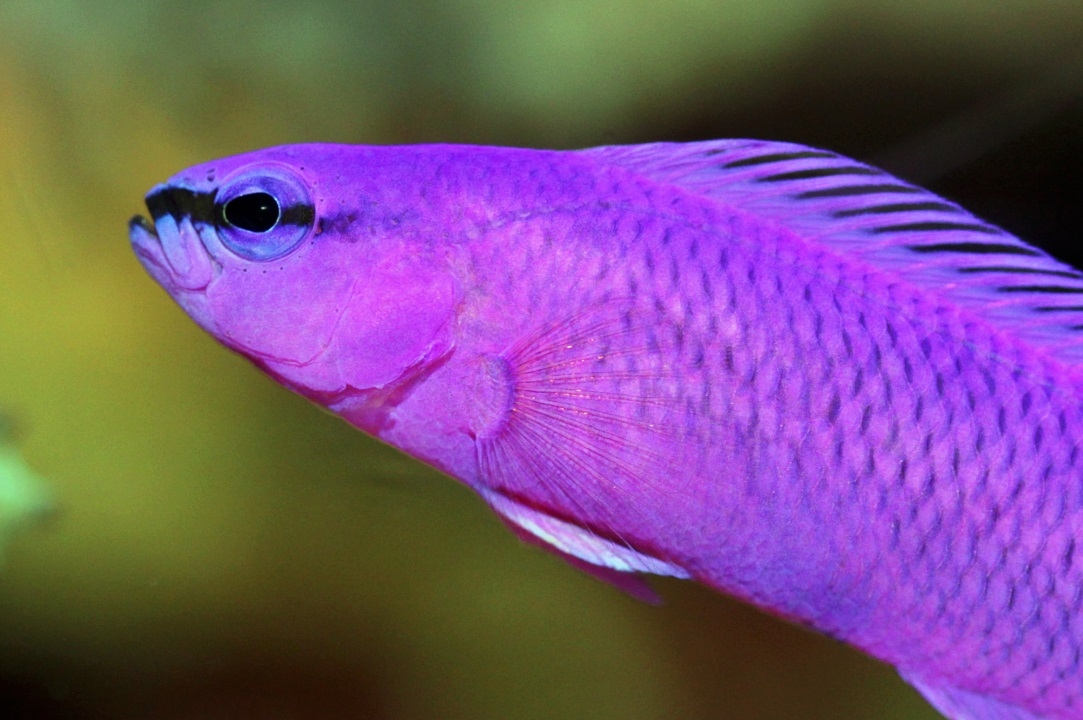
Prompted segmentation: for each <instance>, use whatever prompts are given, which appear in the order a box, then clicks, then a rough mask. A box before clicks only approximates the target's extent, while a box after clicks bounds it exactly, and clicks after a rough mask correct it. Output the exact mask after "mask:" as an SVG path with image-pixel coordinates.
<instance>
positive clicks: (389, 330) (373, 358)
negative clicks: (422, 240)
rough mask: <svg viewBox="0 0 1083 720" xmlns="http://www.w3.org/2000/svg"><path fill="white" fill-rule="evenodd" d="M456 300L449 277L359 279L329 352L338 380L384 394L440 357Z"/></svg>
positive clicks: (417, 274) (388, 272) (421, 273)
mask: <svg viewBox="0 0 1083 720" xmlns="http://www.w3.org/2000/svg"><path fill="white" fill-rule="evenodd" d="M457 298H458V292H457V283H456V282H455V280H454V278H453V277H452V275H451V274H450V273H448V272H445V271H441V270H436V269H428V268H421V267H417V266H414V267H392V268H377V269H375V270H374V271H373V272H372V273H371V274H369V275H367V276H366V277H364V278H363V279H360V280H359V281H358V283H357V285H356V286H355V287H354V290H353V294H352V296H351V298H350V302H349V305H348V307H347V309H346V312H344V313H343V314H342V317H341V318H340V319H339V322H338V326H337V328H336V329H335V335H334V338H333V340H332V349H331V351H330V352H329V355H330V356H333V359H334V361H335V362H336V363H337V365H338V370H339V375H340V377H342V379H343V380H344V381H345V382H346V383H347V384H348V385H349V386H350V387H353V388H357V389H370V388H383V387H385V386H387V385H388V384H389V383H392V382H394V381H395V380H396V379H398V378H399V377H401V376H402V375H403V374H404V373H405V372H406V371H407V370H409V369H410V368H412V367H415V366H417V365H419V364H421V363H423V362H424V361H426V360H428V359H431V358H434V357H436V356H439V355H442V354H443V352H444V351H445V350H446V349H447V348H448V347H449V346H450V342H451V341H450V333H451V325H452V320H453V319H454V316H455V308H456V306H457V304H458V299H457ZM331 359H332V358H331V357H329V358H328V360H329V361H330V360H331Z"/></svg>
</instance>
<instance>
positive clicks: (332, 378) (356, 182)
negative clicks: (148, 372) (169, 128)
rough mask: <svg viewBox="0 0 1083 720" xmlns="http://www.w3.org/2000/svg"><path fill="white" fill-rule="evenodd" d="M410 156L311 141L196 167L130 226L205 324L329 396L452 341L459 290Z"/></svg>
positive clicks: (157, 192) (288, 379) (262, 363)
mask: <svg viewBox="0 0 1083 720" xmlns="http://www.w3.org/2000/svg"><path fill="white" fill-rule="evenodd" d="M404 162H408V158H404V157H397V156H396V153H394V152H393V151H391V150H390V149H386V148H362V147H344V146H334V145H308V146H304V145H299V146H286V147H282V148H272V149H269V150H261V151H257V152H253V153H248V154H245V155H239V156H235V157H231V158H226V159H223V160H218V161H214V162H210V163H206V164H203V165H197V166H195V167H192V168H189V169H187V170H185V171H183V172H181V173H179V174H177V175H175V176H174V177H172V178H170V179H169V180H168V181H167V182H165V183H163V184H161V185H158V186H156V187H154V188H153V189H152V190H151V191H150V192H149V193H148V194H147V196H146V204H147V210H148V211H149V214H150V218H149V219H148V218H145V217H142V216H136V217H134V218H133V219H132V220H131V222H130V223H129V230H130V239H131V243H132V246H133V249H134V251H135V253H136V255H137V257H138V258H139V260H140V262H141V263H142V264H143V266H144V268H146V270H147V272H149V273H150V275H151V276H152V277H153V278H154V279H155V280H156V281H157V282H158V283H159V284H160V285H161V286H162V287H163V288H164V289H165V290H166V292H167V293H169V295H170V296H172V298H173V299H174V300H175V301H176V302H177V303H178V304H179V305H180V306H181V308H183V309H184V311H185V312H186V313H187V314H188V315H189V316H191V318H192V319H193V320H194V321H195V322H196V323H197V324H198V325H199V326H200V327H202V328H203V329H204V330H206V331H207V332H208V333H210V334H211V335H212V336H214V337H215V338H216V339H218V340H219V341H220V342H222V343H223V344H224V345H226V346H227V347H229V348H231V349H233V350H234V351H236V352H238V353H240V354H242V355H244V356H246V357H247V358H249V359H250V360H252V361H253V362H254V363H255V364H256V365H257V366H259V367H260V368H261V369H263V370H264V371H265V372H267V373H268V374H270V375H272V377H274V378H275V379H277V380H279V381H280V382H282V383H283V384H285V385H287V386H288V387H290V388H291V389H294V390H296V391H298V392H300V393H301V394H303V395H306V396H308V397H310V398H311V399H314V400H316V401H317V402H320V403H321V404H324V405H329V404H331V403H332V400H333V399H334V398H336V397H341V396H342V394H343V393H356V392H366V391H376V390H381V389H386V388H388V387H389V386H392V385H394V384H395V383H396V381H399V380H402V379H403V378H405V377H407V376H409V375H410V374H411V372H412V371H415V370H416V368H418V367H419V366H421V365H424V364H425V363H426V362H428V361H432V360H434V359H435V358H438V357H439V356H441V355H443V354H444V353H446V352H447V351H448V349H449V348H450V345H451V339H450V332H451V326H452V321H453V319H454V315H455V307H456V297H457V286H456V282H455V280H454V277H453V276H452V274H451V272H450V271H449V265H448V257H447V255H448V253H447V252H446V248H445V247H444V246H443V245H442V244H441V243H440V242H437V241H436V239H438V238H439V237H440V236H441V235H440V232H439V227H438V224H437V223H435V221H434V219H433V214H432V213H426V212H425V211H424V208H425V206H426V204H425V201H424V198H423V195H424V190H423V188H421V187H415V186H414V185H413V184H412V182H411V174H410V172H409V168H405V169H404V168H403V167H402V164H403V163H404Z"/></svg>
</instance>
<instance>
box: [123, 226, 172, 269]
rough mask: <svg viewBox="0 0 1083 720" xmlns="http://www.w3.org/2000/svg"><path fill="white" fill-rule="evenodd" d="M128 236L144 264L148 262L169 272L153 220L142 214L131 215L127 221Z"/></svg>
mask: <svg viewBox="0 0 1083 720" xmlns="http://www.w3.org/2000/svg"><path fill="white" fill-rule="evenodd" d="M128 238H129V240H131V243H132V249H133V250H135V254H136V255H138V256H139V259H140V260H142V261H144V264H146V263H150V264H151V265H153V266H154V267H156V268H157V269H158V270H159V271H161V272H165V273H168V272H169V264H168V263H167V262H166V260H165V253H164V252H163V251H162V241H161V238H159V237H158V228H157V227H155V226H154V223H153V222H151V221H150V220H148V219H147V218H145V217H143V216H142V215H134V216H132V219H131V220H129V221H128ZM148 269H149V268H148Z"/></svg>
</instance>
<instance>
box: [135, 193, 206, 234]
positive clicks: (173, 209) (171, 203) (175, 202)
mask: <svg viewBox="0 0 1083 720" xmlns="http://www.w3.org/2000/svg"><path fill="white" fill-rule="evenodd" d="M147 210H149V211H150V216H151V217H152V218H154V220H155V222H157V221H158V220H160V219H161V218H163V217H165V216H166V215H170V216H172V217H173V219H174V220H176V221H178V222H179V221H180V220H182V219H183V218H188V219H189V220H191V221H192V222H200V223H205V224H207V225H211V224H213V223H214V193H208V192H196V191H194V190H188V189H187V188H176V187H174V188H170V187H167V188H162V189H161V190H155V191H154V192H152V193H150V194H149V195H147Z"/></svg>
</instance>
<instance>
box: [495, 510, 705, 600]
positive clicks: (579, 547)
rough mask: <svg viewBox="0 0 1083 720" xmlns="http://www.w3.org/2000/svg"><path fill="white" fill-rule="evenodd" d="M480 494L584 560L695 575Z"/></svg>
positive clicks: (524, 527)
mask: <svg viewBox="0 0 1083 720" xmlns="http://www.w3.org/2000/svg"><path fill="white" fill-rule="evenodd" d="M481 496H482V497H483V498H484V499H485V501H486V502H487V503H489V506H490V507H491V508H492V509H493V510H494V511H496V512H497V513H498V514H499V515H500V516H501V517H503V518H504V519H505V520H507V521H508V522H510V523H512V524H513V525H515V526H516V527H519V528H521V529H522V530H523V531H525V532H527V533H529V534H530V535H533V536H534V537H536V538H538V539H539V540H541V541H542V542H543V543H545V544H546V545H550V546H552V547H554V548H556V549H557V550H559V551H560V552H562V553H565V554H567V555H571V556H572V557H574V558H578V559H579V560H582V561H583V562H587V563H590V564H591V565H599V566H601V567H607V568H611V569H613V570H618V571H620V572H628V573H632V572H639V573H650V574H652V575H668V576H670V577H676V578H682V579H689V578H691V577H692V576H691V575H690V574H689V573H688V571H686V570H684V569H683V568H680V567H677V566H676V565H673V564H672V563H668V562H666V561H665V560H659V559H658V558H654V557H650V556H648V555H644V554H643V553H641V552H638V551H636V550H633V549H632V548H630V547H628V546H626V545H619V544H617V543H615V542H612V541H610V540H606V539H604V538H600V537H598V536H597V535H594V534H593V533H591V532H590V531H589V530H586V529H584V528H581V527H579V526H578V525H575V524H573V523H570V522H567V521H565V520H559V519H557V518H555V517H553V516H552V515H546V514H545V513H543V512H540V511H538V510H534V509H532V508H528V507H526V506H525V505H522V504H521V503H517V502H515V501H514V500H511V499H509V498H507V497H505V496H504V495H501V494H499V493H495V492H486V491H482V492H481Z"/></svg>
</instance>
